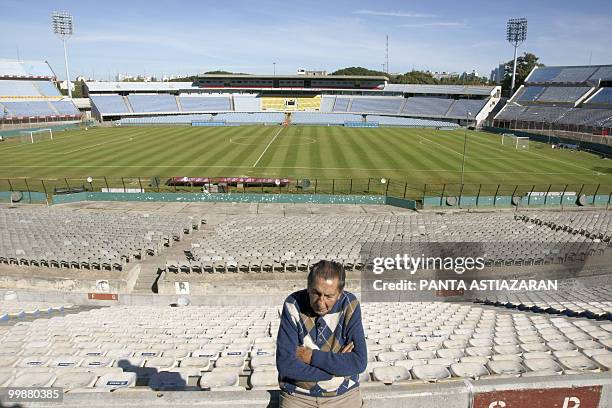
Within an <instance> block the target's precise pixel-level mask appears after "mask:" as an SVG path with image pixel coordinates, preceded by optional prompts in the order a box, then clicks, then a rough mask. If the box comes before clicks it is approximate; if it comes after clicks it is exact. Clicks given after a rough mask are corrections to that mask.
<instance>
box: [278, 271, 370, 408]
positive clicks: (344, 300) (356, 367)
mask: <svg viewBox="0 0 612 408" xmlns="http://www.w3.org/2000/svg"><path fill="white" fill-rule="evenodd" d="M345 278H346V274H345V271H344V268H343V267H342V265H340V264H338V263H336V262H330V261H320V262H319V263H317V264H316V265H314V266H313V267H312V268H311V270H310V273H309V274H308V287H307V289H303V290H300V291H298V292H295V293H292V294H291V295H289V297H288V298H287V300H285V304H284V306H283V314H282V317H281V322H280V328H279V331H278V339H277V343H276V366H277V367H278V374H279V384H280V388H281V396H280V406H281V407H283V408H297V407H300V408H301V407H304V408H305V407H351V408H355V407H361V406H362V400H361V394H360V392H359V374H360V373H361V372H363V371H365V369H366V365H367V360H368V358H367V348H366V342H365V336H364V333H363V325H362V323H361V308H360V307H359V302H358V300H357V299H356V298H355V295H353V294H352V293H349V292H346V291H344V282H345Z"/></svg>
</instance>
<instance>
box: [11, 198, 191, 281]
mask: <svg viewBox="0 0 612 408" xmlns="http://www.w3.org/2000/svg"><path fill="white" fill-rule="evenodd" d="M200 224H201V222H200V220H195V219H194V218H193V217H180V216H160V215H159V214H154V215H136V214H128V213H123V214H121V213H117V214H114V213H111V214H79V213H75V212H72V211H69V212H61V211H59V212H58V211H44V210H42V209H37V210H34V211H29V210H17V211H7V210H6V209H1V210H0V225H1V226H2V228H1V229H0V263H7V264H15V265H32V266H47V267H64V268H78V269H82V268H84V269H99V270H102V269H108V270H111V269H112V270H121V269H122V268H123V267H124V266H125V265H126V264H127V262H130V261H134V259H136V258H137V259H143V258H144V257H145V256H147V255H153V254H157V253H158V252H160V251H161V250H162V249H163V248H164V246H170V245H172V242H173V241H174V240H180V239H182V238H183V236H184V234H185V233H187V234H188V233H189V232H191V231H192V229H194V228H199V226H200ZM111 236H112V238H111Z"/></svg>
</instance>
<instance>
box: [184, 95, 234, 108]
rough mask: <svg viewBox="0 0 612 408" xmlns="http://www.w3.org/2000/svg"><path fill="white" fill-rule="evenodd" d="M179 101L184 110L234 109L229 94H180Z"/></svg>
mask: <svg viewBox="0 0 612 408" xmlns="http://www.w3.org/2000/svg"><path fill="white" fill-rule="evenodd" d="M179 103H180V104H181V108H182V111H183V112H222V111H230V110H232V109H231V101H230V98H228V97H227V96H189V97H188V96H180V97H179Z"/></svg>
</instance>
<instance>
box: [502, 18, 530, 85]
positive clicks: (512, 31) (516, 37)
mask: <svg viewBox="0 0 612 408" xmlns="http://www.w3.org/2000/svg"><path fill="white" fill-rule="evenodd" d="M506 39H507V40H508V42H509V43H510V44H512V45H513V46H514V64H513V66H512V87H511V88H510V94H511V95H512V92H514V84H515V82H516V81H515V80H516V50H517V48H518V47H519V45H521V44H522V43H523V42H524V41H525V40H526V39H527V19H526V18H511V19H510V20H508V24H507V25H506Z"/></svg>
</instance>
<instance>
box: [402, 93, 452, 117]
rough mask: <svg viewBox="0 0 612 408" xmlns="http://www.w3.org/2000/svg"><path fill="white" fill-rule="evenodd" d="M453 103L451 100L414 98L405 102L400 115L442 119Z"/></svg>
mask: <svg viewBox="0 0 612 408" xmlns="http://www.w3.org/2000/svg"><path fill="white" fill-rule="evenodd" d="M453 102H454V100H453V99H444V98H428V97H419V96H414V97H411V98H408V99H407V100H406V103H405V104H404V107H403V108H402V114H406V115H411V116H431V117H443V116H446V112H448V110H449V108H450V107H451V105H452V104H453Z"/></svg>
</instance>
